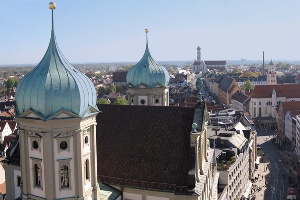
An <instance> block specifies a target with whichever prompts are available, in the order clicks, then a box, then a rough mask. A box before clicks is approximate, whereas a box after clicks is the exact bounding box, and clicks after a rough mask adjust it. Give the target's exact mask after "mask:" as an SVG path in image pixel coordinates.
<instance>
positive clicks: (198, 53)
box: [197, 46, 201, 62]
mask: <svg viewBox="0 0 300 200" xmlns="http://www.w3.org/2000/svg"><path fill="white" fill-rule="evenodd" d="M197 62H201V48H200V47H199V46H198V47H197Z"/></svg>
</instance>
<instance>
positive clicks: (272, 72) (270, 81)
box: [267, 60, 277, 85]
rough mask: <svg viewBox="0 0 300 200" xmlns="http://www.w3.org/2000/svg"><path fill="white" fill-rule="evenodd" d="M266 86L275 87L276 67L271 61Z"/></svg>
mask: <svg viewBox="0 0 300 200" xmlns="http://www.w3.org/2000/svg"><path fill="white" fill-rule="evenodd" d="M267 85H277V77H276V65H274V63H273V62H272V60H271V62H270V63H269V64H268V74H267Z"/></svg>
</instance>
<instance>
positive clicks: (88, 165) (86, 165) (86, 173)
mask: <svg viewBox="0 0 300 200" xmlns="http://www.w3.org/2000/svg"><path fill="white" fill-rule="evenodd" d="M84 167H85V180H89V179H90V161H89V159H86V160H85V166H84Z"/></svg>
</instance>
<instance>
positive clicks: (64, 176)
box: [60, 165, 69, 188]
mask: <svg viewBox="0 0 300 200" xmlns="http://www.w3.org/2000/svg"><path fill="white" fill-rule="evenodd" d="M60 187H61V188H68V187H69V167H68V166H67V165H63V166H61V167H60Z"/></svg>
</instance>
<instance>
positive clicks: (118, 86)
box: [116, 85, 124, 94]
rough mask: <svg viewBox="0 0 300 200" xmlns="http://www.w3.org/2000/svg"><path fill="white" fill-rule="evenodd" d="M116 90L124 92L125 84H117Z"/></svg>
mask: <svg viewBox="0 0 300 200" xmlns="http://www.w3.org/2000/svg"><path fill="white" fill-rule="evenodd" d="M116 92H120V93H121V94H124V87H123V85H117V86H116Z"/></svg>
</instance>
